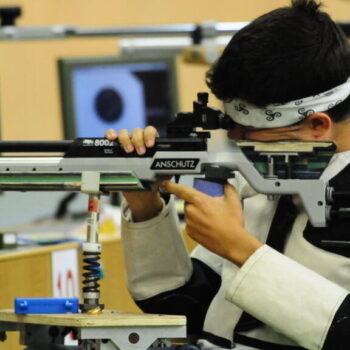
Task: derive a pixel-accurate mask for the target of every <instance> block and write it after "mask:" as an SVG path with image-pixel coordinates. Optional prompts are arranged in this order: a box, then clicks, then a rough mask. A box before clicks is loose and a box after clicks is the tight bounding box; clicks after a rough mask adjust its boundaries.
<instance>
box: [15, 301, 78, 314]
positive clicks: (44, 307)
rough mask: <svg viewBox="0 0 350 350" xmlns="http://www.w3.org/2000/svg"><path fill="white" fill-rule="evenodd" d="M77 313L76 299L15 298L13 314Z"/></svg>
mask: <svg viewBox="0 0 350 350" xmlns="http://www.w3.org/2000/svg"><path fill="white" fill-rule="evenodd" d="M68 312H69V313H74V314H75V313H78V312H79V299H78V298H15V314H65V313H68Z"/></svg>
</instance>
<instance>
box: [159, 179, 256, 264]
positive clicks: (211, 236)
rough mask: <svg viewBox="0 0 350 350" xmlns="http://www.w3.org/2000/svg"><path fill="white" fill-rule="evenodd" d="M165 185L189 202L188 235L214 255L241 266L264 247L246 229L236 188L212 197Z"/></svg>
mask: <svg viewBox="0 0 350 350" xmlns="http://www.w3.org/2000/svg"><path fill="white" fill-rule="evenodd" d="M161 185H162V187H164V189H166V190H167V191H168V192H171V193H173V194H175V195H176V196H178V197H179V198H181V199H183V200H184V201H185V218H186V230H187V233H188V234H189V236H190V237H191V238H193V239H194V240H195V241H197V242H198V243H200V244H201V245H203V246H204V247H206V248H207V249H209V250H211V251H212V252H214V253H216V254H218V255H221V256H222V257H224V258H226V259H228V260H231V261H232V262H233V263H235V264H236V265H238V266H241V265H243V263H244V262H245V261H246V260H247V259H248V258H249V256H250V255H252V254H253V253H254V252H255V250H257V249H258V248H259V247H260V246H261V245H262V243H261V242H259V241H258V240H257V239H256V238H255V237H254V236H252V235H251V234H250V233H249V232H248V231H246V230H245V228H244V219H243V210H242V205H241V201H240V198H239V196H238V195H237V192H236V190H235V188H234V187H233V186H231V185H229V184H226V185H225V193H224V196H222V197H211V196H208V195H206V194H204V193H202V192H199V191H197V190H195V189H194V188H191V187H188V186H183V185H180V184H176V183H173V182H170V181H162V182H161Z"/></svg>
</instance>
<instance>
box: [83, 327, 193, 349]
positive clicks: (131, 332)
mask: <svg viewBox="0 0 350 350" xmlns="http://www.w3.org/2000/svg"><path fill="white" fill-rule="evenodd" d="M185 336H186V326H178V327H174V326H148V327H127V326H126V327H82V328H80V329H79V333H78V338H79V339H101V340H102V342H101V350H146V349H148V348H149V347H150V346H151V345H152V344H153V343H154V341H155V340H157V339H158V338H183V337H185Z"/></svg>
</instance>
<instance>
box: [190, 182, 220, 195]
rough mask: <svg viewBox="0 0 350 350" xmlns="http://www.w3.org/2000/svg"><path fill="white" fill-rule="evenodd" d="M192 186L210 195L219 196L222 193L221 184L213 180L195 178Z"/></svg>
mask: <svg viewBox="0 0 350 350" xmlns="http://www.w3.org/2000/svg"><path fill="white" fill-rule="evenodd" d="M193 187H194V188H195V189H196V190H198V191H200V192H203V193H205V194H207V195H209V196H212V197H221V196H223V195H224V185H223V184H220V183H217V182H213V181H208V180H206V179H202V178H195V179H194V182H193Z"/></svg>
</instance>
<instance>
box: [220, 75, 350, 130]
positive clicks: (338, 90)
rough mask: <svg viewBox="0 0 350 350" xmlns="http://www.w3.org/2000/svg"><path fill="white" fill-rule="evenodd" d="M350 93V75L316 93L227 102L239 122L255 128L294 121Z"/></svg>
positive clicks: (330, 106) (288, 123)
mask: <svg viewBox="0 0 350 350" xmlns="http://www.w3.org/2000/svg"><path fill="white" fill-rule="evenodd" d="M349 95H350V78H349V79H348V80H347V81H346V82H345V83H343V84H341V85H338V86H336V87H334V88H332V89H330V90H328V91H325V92H321V93H319V94H317V95H314V96H309V97H305V98H300V99H298V100H294V101H290V102H285V103H273V104H270V105H267V106H265V107H257V106H254V105H252V104H250V103H248V102H245V101H243V100H241V99H233V100H232V101H230V102H224V109H225V113H226V114H227V115H228V116H229V117H230V118H231V119H232V120H233V121H234V122H235V123H237V124H241V125H244V126H251V127H254V128H278V127H283V126H289V125H293V124H295V123H298V122H300V121H301V120H303V119H305V118H306V117H308V116H309V115H311V114H314V113H316V112H324V111H328V110H329V109H331V108H333V107H334V106H336V105H338V104H339V103H341V102H343V101H344V100H345V99H346V98H347V97H348V96H349Z"/></svg>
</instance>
